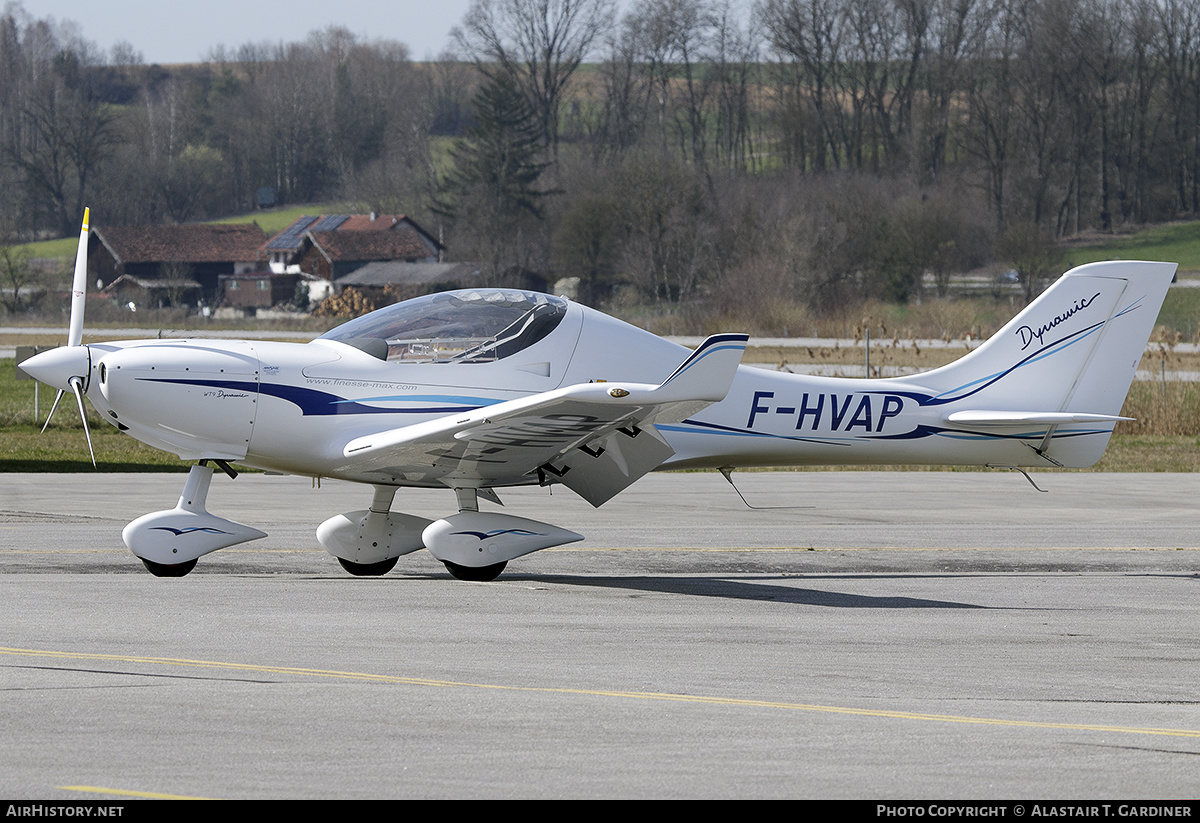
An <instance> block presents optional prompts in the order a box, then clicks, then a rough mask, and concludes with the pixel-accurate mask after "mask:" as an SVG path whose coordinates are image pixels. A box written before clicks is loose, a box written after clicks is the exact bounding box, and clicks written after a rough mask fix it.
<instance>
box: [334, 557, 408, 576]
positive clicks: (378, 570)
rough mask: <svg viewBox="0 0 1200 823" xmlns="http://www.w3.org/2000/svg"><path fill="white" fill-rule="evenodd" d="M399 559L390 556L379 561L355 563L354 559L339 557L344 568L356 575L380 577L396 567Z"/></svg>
mask: <svg viewBox="0 0 1200 823" xmlns="http://www.w3.org/2000/svg"><path fill="white" fill-rule="evenodd" d="M399 559H400V558H399V557H390V558H388V559H387V560H381V561H380V562H378V563H355V562H354V561H352V560H347V559H346V558H344V557H339V558H338V562H339V563H341V564H342V568H343V569H345V570H346V571H348V572H350V574H352V575H354V576H355V577H379V576H381V575H385V574H387V573H388V572H390V571H391V570H392V569H394V568H396V561H397V560H399Z"/></svg>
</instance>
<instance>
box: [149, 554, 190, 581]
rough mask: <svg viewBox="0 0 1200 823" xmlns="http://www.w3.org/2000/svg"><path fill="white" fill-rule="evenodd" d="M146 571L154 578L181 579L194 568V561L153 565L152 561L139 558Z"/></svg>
mask: <svg viewBox="0 0 1200 823" xmlns="http://www.w3.org/2000/svg"><path fill="white" fill-rule="evenodd" d="M139 559H140V560H141V561H142V565H143V566H145V567H146V570H147V571H149V572H150V574H152V575H154V576H155V577H183V576H184V575H185V574H187V573H188V572H190V571H191V570H192V569H194V568H196V561H195V560H188V561H187V562H186V563H155V562H154V561H153V560H147V559H146V558H144V557H142V558H139Z"/></svg>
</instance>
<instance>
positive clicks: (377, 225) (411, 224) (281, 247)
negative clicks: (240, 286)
mask: <svg viewBox="0 0 1200 823" xmlns="http://www.w3.org/2000/svg"><path fill="white" fill-rule="evenodd" d="M314 227H316V228H318V229H319V230H320V231H319V232H318V233H325V232H327V231H328V232H335V231H353V232H367V231H369V232H377V231H387V230H390V229H395V230H397V231H403V230H408V231H417V232H418V233H420V234H421V235H423V236H425V237H426V238H428V241H429V242H430V243H433V244H436V245H440V244H439V243H438V241H437V240H435V239H434V237H433V235H431V234H429V233H428V232H426V231H425V230H424V229H423V228H421V227H420V226H418V225H417V224H416V222H415V221H414V220H413V219H412V218H410V217H406V216H404V215H403V214H377V215H375V218H374V219H371V215H369V214H323V215H321V216H319V217H313V216H311V215H308V216H305V217H301V218H299V219H297V220H296V221H295V222H294V223H292V224H291V225H290V226H288V227H287V228H286V229H284V230H283V231H281V232H279V233H278V234H276V235H273V236H272V237H270V238H269V239H268V240H267V241H266V242H265V243H263V244H262V251H263V253H264V254H266V253H269V252H278V251H287V252H291V251H295V250H296V249H298V248H300V246H301V244H302V242H303V240H304V236H305V234H306V233H307V232H309V231H312V230H313V228H314ZM326 227H329V228H326Z"/></svg>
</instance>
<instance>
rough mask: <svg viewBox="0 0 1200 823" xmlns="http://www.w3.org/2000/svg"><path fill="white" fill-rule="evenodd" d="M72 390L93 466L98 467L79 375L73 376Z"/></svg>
mask: <svg viewBox="0 0 1200 823" xmlns="http://www.w3.org/2000/svg"><path fill="white" fill-rule="evenodd" d="M71 390H72V391H74V392H75V402H76V404H78V406H79V419H80V420H81V421H83V434H84V436H85V437H86V438H87V444H88V454H89V455H91V457H92V468H93V469H94V468H96V452H95V450H93V449H92V433H91V431H89V430H88V422H87V409H86V408H84V405H83V381H82V380H80V379H79V378H78V377H72V378H71Z"/></svg>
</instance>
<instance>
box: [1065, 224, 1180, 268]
mask: <svg viewBox="0 0 1200 823" xmlns="http://www.w3.org/2000/svg"><path fill="white" fill-rule="evenodd" d="M1067 259H1068V260H1069V261H1070V263H1071V265H1074V266H1078V265H1081V264H1083V263H1095V262H1096V261H1098V260H1115V259H1122V260H1165V261H1168V262H1171V263H1178V264H1179V269H1180V271H1186V272H1196V271H1200V222H1192V223H1168V224H1164V225H1161V226H1151V227H1149V228H1146V229H1141V230H1139V231H1136V232H1133V233H1131V234H1123V235H1117V236H1114V237H1105V238H1099V239H1097V240H1096V241H1094V242H1091V243H1088V244H1086V245H1079V246H1074V247H1072V248H1071V249H1069V250H1068V252H1067Z"/></svg>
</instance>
